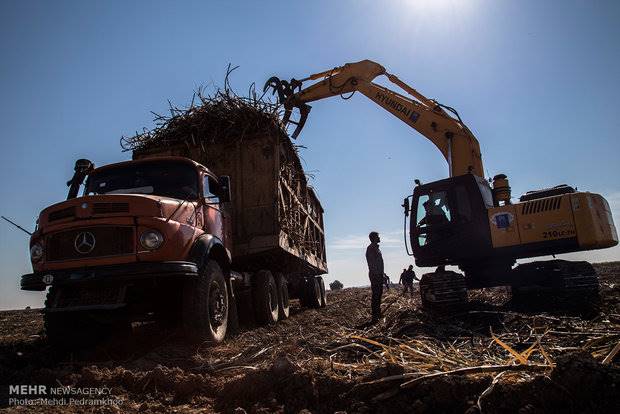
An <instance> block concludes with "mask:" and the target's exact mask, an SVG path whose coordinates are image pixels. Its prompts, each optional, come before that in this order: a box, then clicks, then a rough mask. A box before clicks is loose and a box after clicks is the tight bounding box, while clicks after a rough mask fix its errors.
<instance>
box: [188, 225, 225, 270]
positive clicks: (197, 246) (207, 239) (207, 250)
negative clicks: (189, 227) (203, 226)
mask: <svg viewBox="0 0 620 414" xmlns="http://www.w3.org/2000/svg"><path fill="white" fill-rule="evenodd" d="M209 258H212V259H214V260H216V261H217V262H218V264H219V265H220V266H221V267H222V270H223V271H224V274H225V275H226V276H228V275H229V274H230V263H231V254H230V252H229V251H228V249H226V248H225V247H224V244H223V243H222V241H221V240H220V239H219V238H217V237H216V236H214V235H212V234H203V235H202V236H200V237H198V238H197V239H196V241H194V245H193V246H192V248H191V250H190V253H189V260H190V261H192V262H194V263H196V265H197V266H198V268H201V267H202V266H204V265H205V264H206V263H207V260H209Z"/></svg>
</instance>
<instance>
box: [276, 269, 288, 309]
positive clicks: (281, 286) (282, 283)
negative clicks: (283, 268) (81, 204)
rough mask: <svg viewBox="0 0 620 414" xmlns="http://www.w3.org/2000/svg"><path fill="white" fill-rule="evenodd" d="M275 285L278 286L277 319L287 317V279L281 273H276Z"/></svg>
mask: <svg viewBox="0 0 620 414" xmlns="http://www.w3.org/2000/svg"><path fill="white" fill-rule="evenodd" d="M276 286H277V287H278V319H281V320H282V319H286V318H288V316H289V314H290V311H291V307H290V306H291V305H290V300H289V295H288V281H287V280H286V278H285V277H284V275H283V274H282V273H278V274H276Z"/></svg>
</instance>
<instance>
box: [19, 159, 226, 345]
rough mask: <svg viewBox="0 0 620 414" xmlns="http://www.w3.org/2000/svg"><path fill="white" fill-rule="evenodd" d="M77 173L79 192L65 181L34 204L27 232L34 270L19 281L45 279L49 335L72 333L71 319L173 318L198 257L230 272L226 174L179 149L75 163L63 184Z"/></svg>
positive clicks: (37, 283)
mask: <svg viewBox="0 0 620 414" xmlns="http://www.w3.org/2000/svg"><path fill="white" fill-rule="evenodd" d="M83 165H87V164H82V166H83ZM84 178H86V181H85V182H84V183H83V191H82V194H81V195H79V196H75V195H76V194H75V191H73V193H72V191H70V194H69V198H68V199H67V200H66V201H63V202H61V203H57V204H54V205H52V206H50V207H48V208H46V209H44V210H43V211H42V212H41V213H40V215H39V219H38V224H37V228H36V231H35V232H34V233H33V235H32V237H31V240H30V253H31V261H32V266H33V273H31V274H27V275H24V276H22V282H21V286H22V289H24V290H45V289H46V288H47V287H48V286H49V287H50V290H49V292H48V295H47V300H46V307H45V313H46V315H45V316H46V317H45V324H46V330H47V333H48V336H49V337H50V338H52V337H54V338H55V339H62V338H63V337H67V336H71V335H69V333H70V331H71V330H73V331H74V330H75V325H79V326H81V327H82V328H84V329H86V328H88V327H92V326H95V325H97V326H98V327H99V328H98V330H99V331H101V329H100V328H101V323H98V324H95V323H94V320H97V321H99V322H101V321H103V325H107V326H113V325H114V326H119V325H122V324H125V325H126V324H127V323H128V322H131V321H135V320H141V319H144V318H147V317H153V318H155V319H159V320H163V319H171V318H175V317H176V312H177V311H178V310H179V309H180V306H181V305H180V303H181V302H182V300H183V298H182V296H183V289H182V288H180V286H183V285H184V283H185V282H186V281H191V280H195V279H196V278H198V277H199V273H200V267H201V264H202V263H203V262H204V261H206V260H212V261H214V262H216V263H217V266H218V267H219V269H220V273H221V274H222V276H223V277H225V280H228V279H229V270H230V261H231V252H230V250H231V248H230V245H231V242H232V241H231V240H230V237H231V232H230V227H231V223H230V220H229V212H228V211H227V204H228V201H230V187H229V186H230V184H229V179H228V177H219V178H218V177H216V176H215V175H214V174H213V173H212V172H211V171H209V170H208V169H207V168H206V167H204V166H203V165H201V164H199V163H196V162H194V161H192V160H190V159H188V158H183V157H160V158H148V159H142V160H134V161H126V162H120V163H116V164H111V165H106V166H103V167H100V168H90V169H88V171H84V169H83V168H82V167H81V166H80V165H78V164H76V176H75V177H74V179H73V180H72V181H70V182H69V184H76V181H79V182H80V183H78V185H79V184H81V182H82V180H83V179H84ZM72 188H73V189H75V186H73V187H72ZM74 196H75V197H74ZM227 283H228V282H227ZM220 290H221V292H220V295H227V289H226V287H223V288H221V289H220ZM228 290H230V289H228ZM220 301H221V302H225V301H222V300H221V298H220Z"/></svg>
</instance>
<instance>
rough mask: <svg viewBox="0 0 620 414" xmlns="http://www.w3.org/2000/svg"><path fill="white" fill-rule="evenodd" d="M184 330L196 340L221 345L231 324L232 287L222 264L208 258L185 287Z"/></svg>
mask: <svg viewBox="0 0 620 414" xmlns="http://www.w3.org/2000/svg"><path fill="white" fill-rule="evenodd" d="M182 319H183V329H184V331H185V334H186V336H187V337H189V338H190V339H193V340H202V341H207V342H210V343H212V344H218V343H220V342H222V341H223V340H224V337H225V336H226V330H227V327H228V289H227V287H226V280H225V279H224V274H223V272H222V269H221V268H220V265H219V264H218V263H217V262H216V261H214V260H209V261H207V263H206V265H205V266H204V267H202V268H201V269H200V270H199V272H198V279H197V280H192V281H189V282H187V283H185V286H184V287H183V315H182Z"/></svg>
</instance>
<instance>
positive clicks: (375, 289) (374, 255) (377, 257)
mask: <svg viewBox="0 0 620 414" xmlns="http://www.w3.org/2000/svg"><path fill="white" fill-rule="evenodd" d="M368 238H369V239H370V245H368V247H367V248H366V262H368V278H369V279H370V287H371V289H372V304H371V309H372V321H373V322H377V321H378V320H379V318H381V295H383V276H384V275H385V271H384V268H383V256H382V255H381V250H379V242H381V239H380V238H379V233H377V232H376V231H373V232H371V233H370V234H369V235H368Z"/></svg>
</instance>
